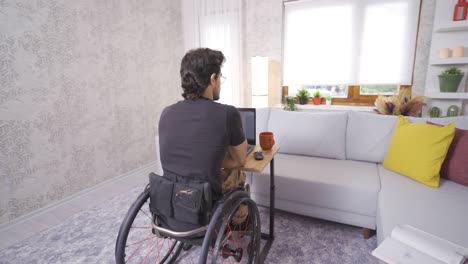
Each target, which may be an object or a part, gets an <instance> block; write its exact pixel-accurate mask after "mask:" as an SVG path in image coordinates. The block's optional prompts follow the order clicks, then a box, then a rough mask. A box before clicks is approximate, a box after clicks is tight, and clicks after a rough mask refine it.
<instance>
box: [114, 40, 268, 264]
mask: <svg viewBox="0 0 468 264" xmlns="http://www.w3.org/2000/svg"><path fill="white" fill-rule="evenodd" d="M224 60H225V58H224V55H223V54H222V53H221V52H220V51H216V50H211V49H207V48H200V49H195V50H190V51H189V52H187V54H185V56H184V57H183V59H182V62H181V66H180V76H181V80H182V89H183V93H182V96H183V98H184V100H182V101H179V102H177V103H175V104H173V105H170V106H168V107H166V108H165V109H164V110H163V112H162V114H161V118H160V121H159V146H160V149H159V150H160V158H161V164H162V168H163V171H164V175H163V176H159V175H156V174H154V173H151V174H150V184H149V186H148V187H147V188H146V189H145V191H144V192H143V193H142V194H140V196H139V197H138V198H137V200H136V201H135V202H134V203H133V204H132V206H131V207H130V209H129V210H128V212H127V215H126V216H125V219H124V221H123V223H122V225H121V227H120V230H119V235H118V237H117V242H116V250H115V257H116V262H117V263H119V264H120V263H145V262H146V261H147V260H149V261H150V262H154V263H174V262H175V261H176V259H177V258H178V256H179V255H180V254H181V251H182V249H186V250H188V249H189V248H191V246H193V245H196V246H201V248H200V249H197V250H199V252H198V251H191V252H196V254H198V255H199V263H207V262H210V263H218V262H222V263H223V262H224V260H225V259H228V258H229V259H234V260H235V261H236V262H241V261H242V262H243V263H257V262H258V252H259V250H260V237H261V236H260V216H259V212H258V209H257V206H256V204H255V202H254V201H253V200H252V199H250V196H249V194H248V188H245V187H244V185H245V174H244V173H243V172H242V171H240V170H238V167H240V166H243V165H244V164H245V162H246V154H247V142H246V139H245V135H244V130H243V128H242V122H241V118H240V114H239V112H238V110H237V109H236V108H235V107H233V106H230V105H224V104H220V103H217V102H215V101H216V100H218V99H219V96H220V91H221V82H222V79H223V78H224V77H223V76H222V73H221V67H222V64H223V62H224ZM148 210H149V212H148Z"/></svg>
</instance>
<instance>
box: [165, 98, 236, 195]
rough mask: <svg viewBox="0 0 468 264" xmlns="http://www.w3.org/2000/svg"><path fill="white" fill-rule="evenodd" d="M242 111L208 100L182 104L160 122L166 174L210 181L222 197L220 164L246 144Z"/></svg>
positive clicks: (168, 109) (171, 108) (190, 179)
mask: <svg viewBox="0 0 468 264" xmlns="http://www.w3.org/2000/svg"><path fill="white" fill-rule="evenodd" d="M244 140H245V135H244V130H243V128H242V121H241V118H240V114H239V111H238V110H237V109H236V108H235V107H233V106H230V105H224V104H219V103H216V102H214V101H212V100H209V99H197V100H184V101H179V102H177V103H175V104H173V105H171V106H168V107H166V108H165V109H164V111H163V112H162V114H161V118H160V120H159V146H160V156H161V164H162V167H163V170H164V175H165V176H167V177H175V178H177V179H180V178H182V179H188V180H189V181H198V182H209V183H210V184H211V188H212V190H213V192H214V195H215V196H218V195H220V194H221V177H220V170H221V164H222V161H223V159H224V156H225V154H226V151H227V147H228V146H229V145H231V146H237V145H239V144H241V143H242V142H244Z"/></svg>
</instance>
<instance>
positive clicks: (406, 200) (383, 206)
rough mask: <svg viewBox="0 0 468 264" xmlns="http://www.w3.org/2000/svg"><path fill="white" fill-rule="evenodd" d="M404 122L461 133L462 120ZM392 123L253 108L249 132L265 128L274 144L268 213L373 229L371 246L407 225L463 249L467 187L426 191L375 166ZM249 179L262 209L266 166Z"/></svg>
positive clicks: (466, 121)
mask: <svg viewBox="0 0 468 264" xmlns="http://www.w3.org/2000/svg"><path fill="white" fill-rule="evenodd" d="M409 119H410V121H411V122H426V121H427V120H430V121H432V122H434V123H439V124H447V123H449V122H455V123H456V124H457V127H458V128H461V129H468V117H454V118H440V119H426V118H409ZM397 121H398V118H397V117H396V116H383V115H377V114H373V113H363V112H354V111H349V112H329V113H323V112H321V113H314V112H286V111H283V110H281V109H270V108H264V109H257V132H261V131H272V132H273V133H274V135H275V140H276V143H277V144H278V145H279V146H280V151H279V153H278V154H277V155H276V157H275V185H276V200H275V202H276V208H278V209H281V210H285V211H289V212H293V213H298V214H302V215H307V216H312V217H317V218H321V219H326V220H331V221H335V222H340V223H345V224H350V225H355V226H359V227H363V228H368V229H374V230H375V229H376V230H377V238H378V241H379V243H380V242H381V241H382V240H383V238H385V237H386V236H387V235H389V234H390V232H391V230H392V229H393V227H394V226H396V225H399V224H409V225H412V226H414V227H416V228H419V229H422V230H425V231H428V232H430V233H433V234H435V235H437V236H440V237H442V238H445V239H447V240H449V241H452V242H455V243H457V244H460V245H462V246H464V247H468V187H467V186H463V185H460V184H457V183H455V182H452V181H448V180H445V179H441V183H440V188H438V189H433V188H430V187H427V186H425V185H423V184H421V183H419V182H416V181H414V180H412V179H410V178H407V177H405V176H402V175H399V174H397V173H394V172H392V171H389V170H387V169H385V168H383V167H382V164H381V163H382V162H383V160H384V159H385V155H386V152H387V149H388V147H389V145H390V142H391V139H392V136H393V131H394V128H395V125H396V123H397ZM257 142H258V139H257ZM467 162H468V157H467ZM249 181H250V185H251V192H252V197H253V198H254V199H255V201H256V202H257V203H258V204H261V205H269V167H268V166H267V168H266V169H265V171H263V172H262V173H259V174H253V175H251V177H249Z"/></svg>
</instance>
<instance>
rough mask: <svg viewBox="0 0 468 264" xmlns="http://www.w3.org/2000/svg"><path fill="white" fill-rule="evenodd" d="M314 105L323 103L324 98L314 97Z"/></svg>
mask: <svg viewBox="0 0 468 264" xmlns="http://www.w3.org/2000/svg"><path fill="white" fill-rule="evenodd" d="M313 102H314V105H319V104H321V103H322V98H320V97H314V98H313Z"/></svg>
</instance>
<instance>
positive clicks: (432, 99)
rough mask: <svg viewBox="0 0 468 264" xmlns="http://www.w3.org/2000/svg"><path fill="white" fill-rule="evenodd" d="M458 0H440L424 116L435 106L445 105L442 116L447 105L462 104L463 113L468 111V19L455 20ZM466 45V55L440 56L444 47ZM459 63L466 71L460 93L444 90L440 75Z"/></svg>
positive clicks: (433, 34)
mask: <svg viewBox="0 0 468 264" xmlns="http://www.w3.org/2000/svg"><path fill="white" fill-rule="evenodd" d="M457 1H458V0H448V1H447V0H444V1H437V2H436V4H437V6H436V10H435V17H434V31H433V33H432V42H431V50H430V58H429V61H430V62H429V66H428V70H427V74H426V89H425V92H424V93H425V94H424V95H425V96H426V98H427V100H426V105H427V106H426V109H425V111H423V116H428V115H429V114H428V111H429V109H430V108H431V107H433V106H437V107H439V108H440V109H441V116H445V115H446V112H447V108H448V107H449V106H451V105H457V106H458V107H460V115H463V114H468V109H464V108H466V107H465V104H467V103H468V87H467V86H468V81H467V78H468V20H465V21H452V15H453V8H454V7H455V4H456V3H457ZM460 46H463V47H464V48H465V50H464V53H465V57H463V58H446V59H441V58H439V50H440V49H441V48H450V49H453V48H455V47H460ZM452 66H456V67H458V68H459V69H460V70H462V71H463V72H464V73H465V76H464V77H463V79H462V81H461V83H460V86H459V87H458V91H457V92H456V93H442V92H440V89H439V79H438V77H437V76H438V75H439V74H440V73H441V72H442V71H444V70H445V69H447V68H449V67H452Z"/></svg>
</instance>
